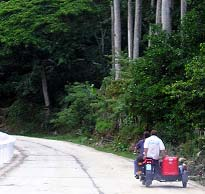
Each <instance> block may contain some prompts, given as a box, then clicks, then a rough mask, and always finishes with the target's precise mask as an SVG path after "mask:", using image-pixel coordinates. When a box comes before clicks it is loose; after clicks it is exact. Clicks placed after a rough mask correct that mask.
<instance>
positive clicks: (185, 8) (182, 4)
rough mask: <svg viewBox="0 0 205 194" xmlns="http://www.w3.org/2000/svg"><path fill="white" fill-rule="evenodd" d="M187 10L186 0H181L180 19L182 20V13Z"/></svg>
mask: <svg viewBox="0 0 205 194" xmlns="http://www.w3.org/2000/svg"><path fill="white" fill-rule="evenodd" d="M186 12H187V1H186V0H181V21H182V20H183V17H184V15H185V14H186Z"/></svg>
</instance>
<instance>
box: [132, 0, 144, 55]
mask: <svg viewBox="0 0 205 194" xmlns="http://www.w3.org/2000/svg"><path fill="white" fill-rule="evenodd" d="M141 29H142V0H136V2H135V24H134V44H133V59H136V58H138V57H139V49H140V40H141Z"/></svg>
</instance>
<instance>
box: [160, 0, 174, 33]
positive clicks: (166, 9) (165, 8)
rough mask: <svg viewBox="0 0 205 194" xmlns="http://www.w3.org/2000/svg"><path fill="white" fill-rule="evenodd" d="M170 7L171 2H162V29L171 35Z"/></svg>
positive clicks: (168, 0) (170, 0) (167, 0)
mask: <svg viewBox="0 0 205 194" xmlns="http://www.w3.org/2000/svg"><path fill="white" fill-rule="evenodd" d="M171 7H172V0H162V29H163V30H165V31H166V32H167V33H171V31H172V26H171Z"/></svg>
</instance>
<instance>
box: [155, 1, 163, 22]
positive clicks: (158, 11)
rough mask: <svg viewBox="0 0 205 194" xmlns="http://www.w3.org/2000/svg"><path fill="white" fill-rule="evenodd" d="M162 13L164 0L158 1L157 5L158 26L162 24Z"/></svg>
mask: <svg viewBox="0 0 205 194" xmlns="http://www.w3.org/2000/svg"><path fill="white" fill-rule="evenodd" d="M161 12H162V0H157V5H156V24H161V23H162V17H161V15H162V14H161Z"/></svg>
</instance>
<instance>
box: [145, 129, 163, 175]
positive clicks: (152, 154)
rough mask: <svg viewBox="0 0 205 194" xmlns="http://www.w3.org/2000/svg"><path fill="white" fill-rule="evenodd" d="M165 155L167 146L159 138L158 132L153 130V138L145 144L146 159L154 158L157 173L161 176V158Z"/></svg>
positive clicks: (146, 140) (149, 138)
mask: <svg viewBox="0 0 205 194" xmlns="http://www.w3.org/2000/svg"><path fill="white" fill-rule="evenodd" d="M160 153H161V154H162V155H163V156H164V155H165V146H164V143H163V142H162V140H161V139H160V138H159V137H157V131H156V130H152V131H151V136H150V137H148V138H147V139H145V142H144V158H152V159H153V161H154V164H155V172H156V174H159V156H160Z"/></svg>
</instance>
